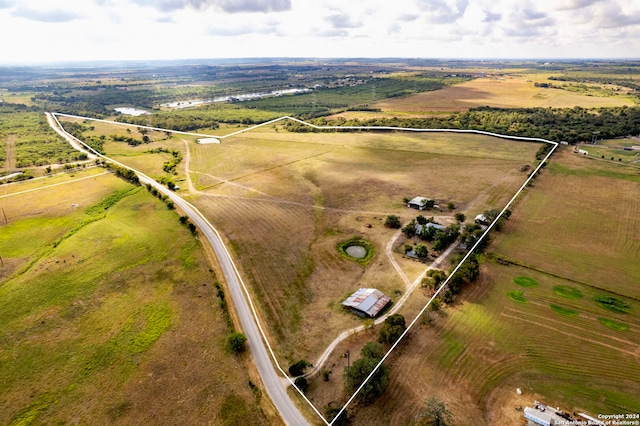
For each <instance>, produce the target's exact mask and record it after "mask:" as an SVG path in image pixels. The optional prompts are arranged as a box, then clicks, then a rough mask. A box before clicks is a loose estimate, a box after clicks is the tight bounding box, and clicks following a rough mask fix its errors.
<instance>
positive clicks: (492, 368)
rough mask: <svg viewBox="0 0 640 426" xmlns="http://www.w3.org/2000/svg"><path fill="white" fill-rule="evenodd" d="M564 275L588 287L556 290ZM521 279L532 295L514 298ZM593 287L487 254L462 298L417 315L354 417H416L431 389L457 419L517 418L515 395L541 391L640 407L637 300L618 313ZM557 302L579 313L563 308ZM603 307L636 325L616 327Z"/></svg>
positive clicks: (558, 402)
mask: <svg viewBox="0 0 640 426" xmlns="http://www.w3.org/2000/svg"><path fill="white" fill-rule="evenodd" d="M522 275H526V276H530V277H533V278H535V279H536V280H537V282H538V283H539V285H538V286H537V287H535V288H529V289H523V288H522V287H519V286H518V285H517V284H515V283H514V282H513V279H514V278H515V277H518V276H522ZM567 285H570V286H573V287H575V288H578V289H580V290H581V291H582V292H583V295H584V297H583V298H581V299H579V300H569V299H567V298H565V297H562V296H559V295H558V294H557V293H556V292H555V291H554V288H555V287H557V286H567ZM517 289H520V290H524V291H523V294H524V297H525V299H526V300H527V302H528V303H518V302H515V301H513V300H511V299H509V297H508V296H507V293H508V292H509V291H513V290H517ZM592 295H593V292H592V291H591V290H590V289H589V288H588V287H585V286H580V285H575V284H574V283H568V282H567V281H566V280H562V279H558V278H555V277H550V276H548V275H545V274H540V273H535V272H531V271H529V270H527V269H524V268H521V267H515V266H511V267H506V266H500V265H496V264H486V265H485V266H483V268H482V276H481V279H480V281H478V282H477V283H475V284H474V285H473V286H472V287H471V288H469V289H467V290H465V291H464V292H463V293H462V295H461V296H462V298H464V300H463V301H462V302H461V303H460V304H458V305H457V306H455V307H454V308H453V309H447V310H446V311H445V313H444V314H439V315H436V320H435V321H434V323H433V325H431V326H426V325H421V326H420V327H419V328H418V329H416V330H415V331H414V332H413V333H411V334H410V336H409V339H408V340H407V342H406V343H405V344H404V345H402V346H401V347H400V348H399V351H398V353H397V354H394V355H393V356H392V357H391V358H390V360H389V364H388V365H389V367H390V370H391V381H390V383H389V386H388V389H387V391H386V392H385V394H384V395H383V396H382V397H381V398H380V399H379V400H377V401H376V402H375V403H374V404H373V405H372V406H370V407H357V413H356V416H355V422H354V424H356V425H359V424H368V423H370V422H375V421H378V420H380V419H382V423H385V424H412V421H413V419H414V418H415V416H416V415H417V414H418V411H419V409H420V408H421V406H422V405H423V404H424V402H425V401H426V400H427V399H428V398H429V397H431V396H437V397H438V398H440V399H443V400H444V401H445V402H446V403H447V406H448V408H449V409H450V410H451V411H452V412H453V413H454V417H455V422H454V424H478V425H481V424H486V425H488V424H520V423H521V422H522V414H521V413H520V412H518V411H516V410H515V407H516V405H520V406H526V405H531V404H532V403H533V400H536V399H537V400H540V401H543V402H547V403H549V404H551V405H553V406H560V407H561V408H562V409H564V410H566V411H569V412H572V411H574V410H575V411H586V412H588V413H595V414H596V415H597V414H598V413H609V412H611V413H626V412H632V413H633V412H637V411H638V410H639V409H640V403H639V402H638V400H637V398H636V395H638V393H639V392H640V385H639V383H640V352H639V351H638V342H639V341H640V315H639V314H638V312H637V309H636V312H635V313H633V314H632V315H626V316H625V315H623V314H612V313H610V312H608V311H606V310H603V309H601V308H599V307H598V306H596V305H595V304H594V303H593V302H592V301H591V300H590V296H592ZM552 304H556V305H559V306H563V307H569V308H574V309H575V310H577V311H578V314H577V316H575V317H567V316H563V315H561V314H558V313H556V312H554V311H553V310H552V308H551V307H550V306H551V305H552ZM636 308H637V306H636ZM601 317H607V318H611V319H614V320H618V321H624V322H625V323H626V324H629V325H630V326H631V327H630V329H629V330H628V331H612V330H611V329H609V328H607V327H606V326H604V325H602V324H601V323H600V322H599V321H598V319H599V318H601ZM333 379H334V378H333V377H332V380H333ZM335 379H336V380H339V378H338V376H336V377H335ZM518 387H519V388H521V389H522V390H523V395H521V396H518V395H517V394H516V392H515V390H516V388H518ZM376 419H378V420H376Z"/></svg>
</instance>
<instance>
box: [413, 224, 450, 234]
mask: <svg viewBox="0 0 640 426" xmlns="http://www.w3.org/2000/svg"><path fill="white" fill-rule="evenodd" d="M429 228H435V229H436V231H439V230H441V229H447V227H446V226H444V225H440V224H439V223H432V222H428V223H427V224H425V225H420V224H417V225H416V235H422V232H424V231H425V230H426V229H429Z"/></svg>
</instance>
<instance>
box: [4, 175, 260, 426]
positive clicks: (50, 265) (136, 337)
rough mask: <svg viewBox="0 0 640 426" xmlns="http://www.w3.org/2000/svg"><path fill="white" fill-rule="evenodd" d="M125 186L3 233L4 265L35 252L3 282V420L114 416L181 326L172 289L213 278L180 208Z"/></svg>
mask: <svg viewBox="0 0 640 426" xmlns="http://www.w3.org/2000/svg"><path fill="white" fill-rule="evenodd" d="M103 178H108V179H111V180H113V181H117V182H121V181H119V180H118V179H116V178H114V177H111V176H108V177H103ZM125 186H126V187H125V188H123V189H120V190H117V191H115V192H111V193H110V194H108V195H107V196H106V197H104V198H103V199H102V200H98V202H97V203H95V204H93V205H91V206H87V207H85V208H84V209H82V210H79V211H76V212H75V213H73V214H70V215H63V216H58V217H50V216H47V215H46V214H43V212H39V213H37V212H34V213H33V214H32V215H30V216H29V217H26V218H23V219H15V220H13V221H12V222H11V223H10V224H9V225H7V226H5V227H3V229H2V234H1V236H2V239H0V250H1V251H2V256H3V259H5V261H6V259H7V258H8V257H28V256H30V255H33V253H38V256H36V257H35V258H34V260H33V261H32V262H31V263H30V264H28V265H27V267H25V268H22V269H21V270H19V271H17V272H16V273H14V274H13V275H11V276H10V277H4V278H2V281H0V377H2V380H0V405H1V406H3V410H0V423H1V424H11V425H18V424H20V425H23V424H24V425H26V424H51V423H55V422H57V421H59V420H60V419H61V418H64V416H65V413H66V410H67V409H68V407H70V406H73V405H75V404H76V403H77V402H76V401H92V403H91V404H90V405H89V406H87V407H86V409H87V410H88V412H86V413H82V414H81V417H82V418H86V417H85V416H87V415H88V413H93V414H91V415H90V418H93V419H94V420H96V419H100V418H101V417H100V416H104V415H105V413H107V416H108V410H106V408H100V407H102V406H104V407H108V405H110V404H115V403H116V402H117V401H116V402H114V398H113V397H112V396H110V395H112V394H114V395H116V394H122V392H124V389H125V388H126V386H127V384H128V383H129V380H131V378H132V377H133V376H135V375H136V374H137V372H138V371H139V369H140V368H141V367H140V366H141V362H143V361H144V360H145V359H147V358H148V356H149V355H148V353H149V352H150V351H151V350H152V349H153V348H154V346H155V344H156V342H157V341H158V340H159V339H162V338H163V336H165V334H167V332H169V331H170V330H172V329H173V328H175V327H177V326H178V324H179V321H180V316H181V314H180V308H179V306H178V305H177V302H176V299H175V291H176V290H175V289H176V287H178V286H181V287H183V288H185V289H188V288H190V287H191V288H197V287H198V286H200V285H202V284H201V283H202V282H203V280H204V281H205V282H206V281H209V280H210V275H209V274H208V273H207V272H206V271H207V269H206V268H205V267H204V265H206V260H205V259H204V255H203V254H202V252H201V249H200V246H199V243H198V242H197V240H195V239H194V238H193V236H192V235H191V234H190V233H189V232H188V230H187V229H186V228H185V227H183V226H180V224H179V221H178V217H177V215H176V214H175V212H172V211H169V210H167V208H166V206H165V205H164V204H163V203H161V202H160V201H158V200H156V199H155V198H153V197H151V196H150V195H149V194H148V193H147V191H144V190H143V189H141V188H139V187H138V188H136V187H132V186H129V185H126V184H125ZM89 188H91V187H89ZM196 266H197V267H196ZM207 276H208V277H207ZM184 286H186V287H184ZM182 291H184V290H182ZM187 291H188V290H187ZM212 326H213V327H218V326H217V325H214V324H212ZM221 347H222V341H221V342H220V352H222V350H221ZM212 349H213V350H216V349H215V348H212ZM220 362H221V363H222V364H223V365H227V364H228V360H225V358H223V359H221V360H220ZM107 392H108V393H107ZM241 405H242V404H241ZM96 410H97V411H96ZM249 410H250V411H252V410H251V409H249ZM56 419H57V420H56ZM96 421H97V420H96Z"/></svg>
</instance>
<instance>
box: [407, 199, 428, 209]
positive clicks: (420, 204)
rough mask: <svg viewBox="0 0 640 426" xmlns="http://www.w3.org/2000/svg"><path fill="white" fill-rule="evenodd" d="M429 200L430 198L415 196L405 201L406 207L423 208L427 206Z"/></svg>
mask: <svg viewBox="0 0 640 426" xmlns="http://www.w3.org/2000/svg"><path fill="white" fill-rule="evenodd" d="M429 201H431V199H430V198H426V197H416V198H414V199H413V200H411V201H409V202H408V203H407V207H410V208H412V209H417V210H424V209H426V208H427V204H428V203H429Z"/></svg>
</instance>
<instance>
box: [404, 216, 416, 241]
mask: <svg viewBox="0 0 640 426" xmlns="http://www.w3.org/2000/svg"><path fill="white" fill-rule="evenodd" d="M402 232H403V233H404V235H406V236H407V238H411V237H413V236H414V235H416V220H415V219H411V221H410V222H409V223H407V224H406V225H405V227H404V228H402Z"/></svg>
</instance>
